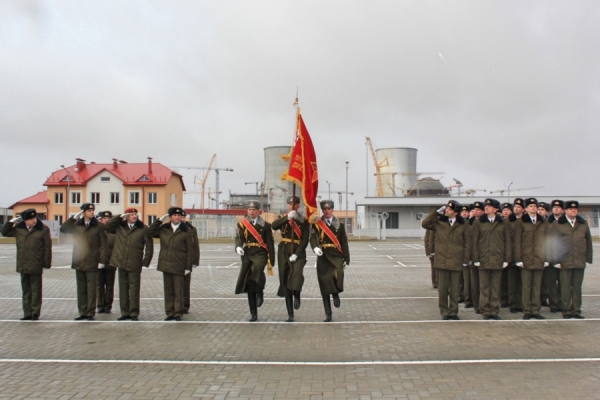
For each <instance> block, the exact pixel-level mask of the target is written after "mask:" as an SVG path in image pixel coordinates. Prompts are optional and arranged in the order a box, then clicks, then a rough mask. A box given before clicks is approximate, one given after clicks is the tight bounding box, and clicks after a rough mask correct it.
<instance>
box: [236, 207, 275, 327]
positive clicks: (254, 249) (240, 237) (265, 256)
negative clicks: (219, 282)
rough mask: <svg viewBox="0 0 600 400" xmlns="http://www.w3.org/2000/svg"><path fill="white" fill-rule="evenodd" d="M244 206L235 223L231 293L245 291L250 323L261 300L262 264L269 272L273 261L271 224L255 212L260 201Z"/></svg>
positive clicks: (263, 282)
mask: <svg viewBox="0 0 600 400" xmlns="http://www.w3.org/2000/svg"><path fill="white" fill-rule="evenodd" d="M247 207H248V215H246V216H245V217H244V219H243V220H242V221H240V222H238V224H237V231H236V236H235V251H236V253H238V254H239V255H240V256H241V257H242V265H241V267H240V273H239V275H238V280H237V284H236V286H235V294H240V293H248V307H249V308H250V322H255V321H256V320H257V319H258V307H260V306H262V304H263V301H264V289H265V284H266V282H267V278H266V276H265V267H267V266H268V268H269V271H272V263H271V260H275V242H274V241H273V231H272V230H271V224H269V223H268V222H267V221H265V220H264V219H263V218H262V217H261V216H260V215H258V214H259V211H258V210H259V209H260V208H261V205H260V202H258V201H256V200H251V201H249V202H248V203H247ZM269 274H272V272H270V273H269Z"/></svg>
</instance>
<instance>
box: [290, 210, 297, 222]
mask: <svg viewBox="0 0 600 400" xmlns="http://www.w3.org/2000/svg"><path fill="white" fill-rule="evenodd" d="M296 214H297V212H296V210H292V211H290V212H289V213H288V220H291V219H294V218H296Z"/></svg>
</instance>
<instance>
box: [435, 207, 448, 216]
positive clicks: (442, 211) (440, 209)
mask: <svg viewBox="0 0 600 400" xmlns="http://www.w3.org/2000/svg"><path fill="white" fill-rule="evenodd" d="M444 211H446V206H441V207H440V208H438V210H437V211H436V212H437V213H438V214H441V215H443V214H444Z"/></svg>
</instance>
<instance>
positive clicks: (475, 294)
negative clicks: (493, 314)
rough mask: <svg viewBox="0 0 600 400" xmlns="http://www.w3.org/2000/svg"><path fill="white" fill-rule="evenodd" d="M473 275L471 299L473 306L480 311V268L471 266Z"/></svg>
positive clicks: (470, 269) (470, 270)
mask: <svg viewBox="0 0 600 400" xmlns="http://www.w3.org/2000/svg"><path fill="white" fill-rule="evenodd" d="M469 273H470V275H471V300H472V301H473V308H474V309H475V311H479V297H480V296H481V291H480V290H479V269H478V268H469Z"/></svg>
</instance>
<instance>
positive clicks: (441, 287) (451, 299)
mask: <svg viewBox="0 0 600 400" xmlns="http://www.w3.org/2000/svg"><path fill="white" fill-rule="evenodd" d="M461 275H462V271H449V270H447V269H438V292H439V297H438V305H439V307H440V314H442V317H452V316H455V315H457V314H458V297H459V293H460V277H461Z"/></svg>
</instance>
